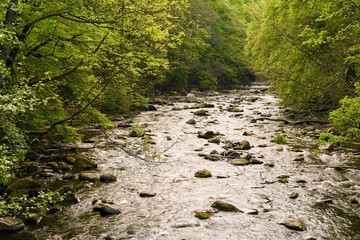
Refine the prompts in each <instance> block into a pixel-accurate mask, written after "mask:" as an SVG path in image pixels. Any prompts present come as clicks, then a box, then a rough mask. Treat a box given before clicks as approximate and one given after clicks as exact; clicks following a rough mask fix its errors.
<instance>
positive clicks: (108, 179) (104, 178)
mask: <svg viewBox="0 0 360 240" xmlns="http://www.w3.org/2000/svg"><path fill="white" fill-rule="evenodd" d="M116 180H117V177H116V175H114V174H103V175H101V176H100V181H101V182H103V183H112V182H116Z"/></svg>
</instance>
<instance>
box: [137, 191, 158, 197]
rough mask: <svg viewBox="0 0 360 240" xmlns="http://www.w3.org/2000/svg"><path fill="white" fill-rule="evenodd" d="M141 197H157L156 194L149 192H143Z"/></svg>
mask: <svg viewBox="0 0 360 240" xmlns="http://www.w3.org/2000/svg"><path fill="white" fill-rule="evenodd" d="M139 196H140V197H142V198H152V197H155V196H156V193H149V192H141V193H139Z"/></svg>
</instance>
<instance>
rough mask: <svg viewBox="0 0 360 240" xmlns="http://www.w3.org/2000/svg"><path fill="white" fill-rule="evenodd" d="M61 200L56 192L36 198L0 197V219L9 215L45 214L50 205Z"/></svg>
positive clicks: (46, 193)
mask: <svg viewBox="0 0 360 240" xmlns="http://www.w3.org/2000/svg"><path fill="white" fill-rule="evenodd" d="M63 199H64V197H63V196H60V194H59V193H58V192H40V193H39V195H38V196H36V197H29V196H27V195H23V196H21V197H12V196H10V197H8V198H3V197H1V196H0V217H3V216H9V215H11V216H20V217H26V216H28V215H29V214H30V213H33V212H38V213H40V214H45V213H47V212H48V211H49V208H50V207H51V206H52V205H54V204H55V203H57V202H61V201H62V200H63Z"/></svg>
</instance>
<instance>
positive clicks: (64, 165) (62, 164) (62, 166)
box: [58, 162, 71, 171]
mask: <svg viewBox="0 0 360 240" xmlns="http://www.w3.org/2000/svg"><path fill="white" fill-rule="evenodd" d="M58 169H59V170H62V171H69V170H71V167H70V166H69V164H67V163H66V162H60V163H59V164H58Z"/></svg>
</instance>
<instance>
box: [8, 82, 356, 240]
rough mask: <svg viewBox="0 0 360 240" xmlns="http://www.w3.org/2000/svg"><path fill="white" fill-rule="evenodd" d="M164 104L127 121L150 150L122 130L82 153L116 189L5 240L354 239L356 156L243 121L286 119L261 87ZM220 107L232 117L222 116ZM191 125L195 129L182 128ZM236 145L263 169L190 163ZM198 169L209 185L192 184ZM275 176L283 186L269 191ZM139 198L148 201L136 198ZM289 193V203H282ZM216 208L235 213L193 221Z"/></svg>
mask: <svg viewBox="0 0 360 240" xmlns="http://www.w3.org/2000/svg"><path fill="white" fill-rule="evenodd" d="M171 101H172V102H173V104H172V105H169V104H166V105H156V107H157V109H158V111H149V112H143V113H141V114H139V115H138V116H137V117H135V118H134V119H133V125H134V126H139V127H141V126H142V127H144V126H145V127H146V128H145V129H146V134H147V136H149V138H151V139H152V140H154V141H155V143H156V145H151V144H143V143H142V142H143V141H142V140H141V139H139V138H129V137H128V133H129V131H130V130H129V129H125V128H118V129H115V130H113V131H111V132H108V133H107V134H108V137H104V138H99V140H98V141H99V142H98V143H97V147H96V148H94V149H92V150H90V151H88V152H87V154H88V155H89V156H91V157H92V158H94V159H97V161H98V164H99V170H100V172H103V173H113V174H116V175H117V179H118V180H117V182H116V183H111V184H97V185H96V186H95V187H92V188H89V189H86V190H83V191H82V192H80V193H79V198H80V203H79V204H76V205H73V206H70V207H68V208H67V209H65V211H64V212H63V213H58V214H54V215H51V216H50V217H47V218H45V219H44V220H43V221H42V222H41V223H40V225H39V226H37V227H33V228H30V227H27V228H26V229H25V230H24V231H22V232H19V233H16V234H11V235H7V236H6V239H8V240H12V239H17V240H18V239H164V240H165V239H169V240H171V239H174V240H180V239H188V240H198V239H209V240H212V239H213V240H215V239H216V240H218V239H284V240H285V239H348V240H350V239H354V240H355V239H360V211H359V204H358V202H357V200H358V199H360V174H359V170H358V169H359V165H360V164H359V163H360V155H359V152H357V151H356V150H353V149H349V148H339V147H338V148H336V149H335V150H333V151H326V150H325V151H320V150H317V148H316V143H315V142H314V137H313V136H314V134H315V133H316V132H317V131H319V130H318V127H319V126H316V125H313V126H312V125H311V124H307V125H300V126H295V125H287V124H284V122H281V121H270V120H258V121H254V120H253V121H252V119H256V118H261V117H264V116H265V117H268V118H271V119H284V118H287V116H286V114H285V113H284V111H283V110H282V109H280V108H279V100H278V99H277V98H276V97H275V96H274V95H272V94H270V93H268V92H267V91H266V86H264V85H252V86H249V87H247V88H244V89H242V90H234V91H228V92H223V93H212V94H209V95H206V96H197V97H194V96H191V97H190V98H185V97H172V98H171ZM200 102H202V103H208V104H214V106H215V107H214V108H206V110H208V111H209V114H210V115H209V116H195V115H194V114H193V113H194V112H195V111H197V110H198V109H186V107H185V106H192V105H195V104H198V103H200ZM230 106H233V107H237V108H239V109H240V110H241V112H230V111H228V110H227V109H228V108H229V107H230ZM184 107H185V108H184ZM191 118H194V119H195V120H196V124H195V125H190V124H187V123H186V122H187V121H188V120H189V119H191ZM199 131H203V132H204V131H214V132H218V133H220V134H221V135H220V136H219V137H220V139H221V143H220V144H216V143H208V141H207V140H206V139H203V138H198V134H197V133H198V132H199ZM244 132H248V133H251V134H246V135H249V136H245V135H244ZM277 134H283V135H285V136H286V138H287V140H288V144H286V145H279V144H276V143H274V142H273V141H272V140H273V139H274V137H275V136H276V135H277ZM109 138H110V139H111V141H109ZM243 140H247V141H249V142H250V143H251V145H252V148H251V149H250V150H246V151H241V152H242V153H249V154H251V155H253V156H254V158H255V159H258V160H261V161H263V163H264V164H258V165H252V164H251V165H246V166H234V165H232V164H230V163H229V161H228V160H226V159H222V160H220V161H209V160H205V159H204V158H203V157H201V156H199V153H200V154H209V153H210V152H211V151H214V150H216V151H217V152H219V153H221V152H223V151H224V148H223V146H224V145H225V143H226V142H228V141H231V142H239V141H243ZM114 142H116V143H118V144H119V145H121V146H123V147H125V146H126V149H128V151H132V152H136V151H138V154H139V156H142V157H143V158H146V160H144V159H140V158H136V157H132V156H129V155H128V154H127V153H125V152H124V151H122V150H121V149H120V148H119V146H117V145H115V144H114ZM81 146H83V147H87V146H90V145H89V144H82V145H81ZM280 148H282V149H283V151H281V149H280ZM195 150H197V151H195ZM200 150H202V151H200ZM201 169H208V170H209V171H211V172H212V175H213V176H212V177H211V178H206V179H203V178H196V177H194V173H195V172H196V171H198V170H201ZM282 175H286V176H283V178H282V179H284V177H286V178H285V179H287V181H285V182H284V181H283V182H281V181H279V178H278V177H279V176H282ZM286 182H287V183H286ZM141 192H147V193H154V194H156V195H155V196H154V197H150V198H142V197H140V196H139V193H141ZM293 192H295V193H298V195H299V196H298V198H296V199H291V198H289V196H290V194H291V193H293ZM97 199H106V200H108V201H110V202H113V203H114V206H115V207H116V208H118V209H120V210H121V214H119V215H116V216H112V217H101V216H99V214H98V213H96V212H93V210H92V208H93V205H92V202H93V201H94V200H97ZM217 200H221V201H224V202H227V203H231V204H233V205H235V206H237V207H238V208H239V209H240V210H242V212H217V213H215V215H214V216H213V217H212V218H210V219H207V220H199V219H197V218H195V217H194V212H195V211H206V210H210V211H213V209H212V208H211V204H212V203H213V202H215V201H217ZM250 213H252V214H250ZM254 213H255V214H254ZM256 213H257V214H256ZM288 220H299V221H302V222H304V223H305V224H306V226H307V230H306V231H301V232H300V231H294V230H290V229H287V228H286V227H285V226H283V225H281V224H279V223H283V222H286V221H288ZM1 239H2V238H1ZM4 239H5V238H4Z"/></svg>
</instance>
